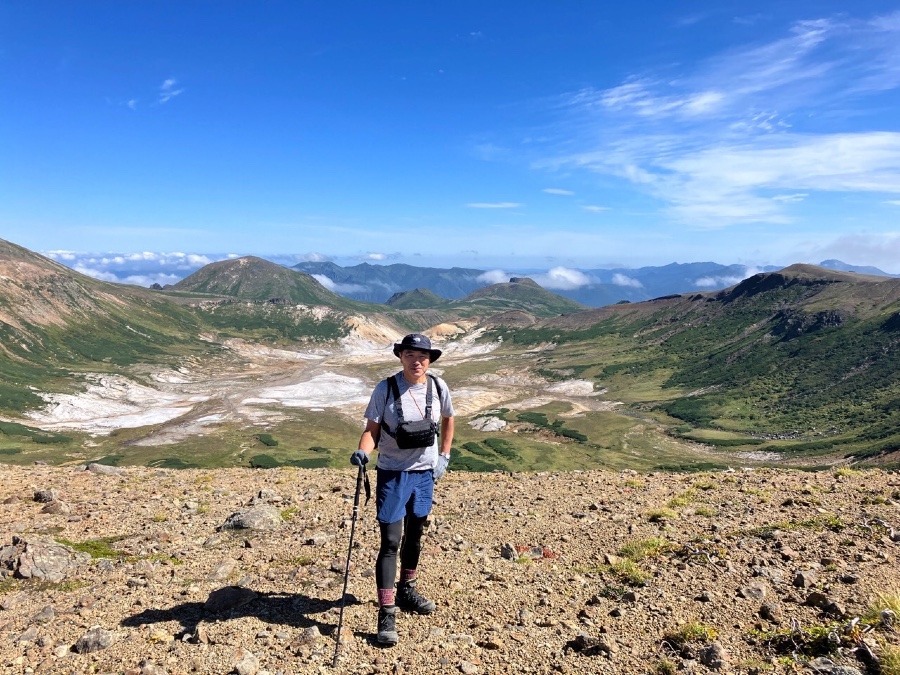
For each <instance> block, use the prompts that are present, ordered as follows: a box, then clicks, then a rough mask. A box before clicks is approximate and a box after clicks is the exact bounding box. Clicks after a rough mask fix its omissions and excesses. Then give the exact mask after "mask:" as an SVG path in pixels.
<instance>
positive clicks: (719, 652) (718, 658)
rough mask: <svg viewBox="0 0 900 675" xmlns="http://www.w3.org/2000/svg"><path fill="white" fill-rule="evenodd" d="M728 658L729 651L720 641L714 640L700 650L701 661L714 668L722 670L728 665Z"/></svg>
mask: <svg viewBox="0 0 900 675" xmlns="http://www.w3.org/2000/svg"><path fill="white" fill-rule="evenodd" d="M728 660H729V659H728V652H727V651H726V650H725V647H723V646H722V644H721V643H719V642H713V643H712V644H710V645H707V646H706V647H704V648H703V649H702V650H701V651H700V662H701V663H702V664H703V665H704V666H706V667H707V668H712V669H713V670H722V669H723V668H725V667H727V666H728Z"/></svg>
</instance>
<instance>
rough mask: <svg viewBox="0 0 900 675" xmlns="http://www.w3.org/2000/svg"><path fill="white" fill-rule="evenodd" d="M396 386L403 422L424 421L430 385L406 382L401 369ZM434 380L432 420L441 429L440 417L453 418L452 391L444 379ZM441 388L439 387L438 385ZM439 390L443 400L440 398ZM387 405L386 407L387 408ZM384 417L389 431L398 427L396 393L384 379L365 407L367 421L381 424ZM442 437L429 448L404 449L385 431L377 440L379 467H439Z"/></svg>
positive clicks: (425, 468) (395, 469) (421, 468)
mask: <svg viewBox="0 0 900 675" xmlns="http://www.w3.org/2000/svg"><path fill="white" fill-rule="evenodd" d="M395 377H396V378H397V387H398V389H399V390H400V403H401V406H402V408H403V419H405V420H406V421H408V422H413V421H416V420H422V419H425V396H426V388H427V386H428V385H427V383H422V384H413V385H411V384H410V383H409V382H407V380H406V378H405V377H403V371H402V370H401V371H400V372H399V373H397V374H396V376H395ZM431 377H434V378H435V379H436V380H437V382H436V383H435V382H432V383H431V397H432V401H431V419H433V420H434V421H435V422H437V423H438V428H440V420H441V417H453V403H452V402H451V401H450V389H449V388H448V387H447V383H446V382H444V381H443V380H442V379H441V378H439V377H436V376H434V375H430V376H429V378H431ZM436 385H439V386H436ZM438 391H440V398H438ZM385 402H386V403H387V407H385ZM382 417H384V421H385V423H387V425H388V428H390V430H391V431H392V432H393V431H394V430H395V429H396V428H397V412H396V406H395V401H394V396H393V394H390V393H389V387H388V383H387V380H382V381H381V382H379V383H378V384H377V385H376V386H375V391H373V392H372V397H371V398H370V399H369V406H368V407H367V408H366V419H367V420H371V421H372V422H379V423H380V422H381V419H382ZM439 443H440V439H439V438H437V437H436V438H435V440H434V445H432V446H431V447H428V448H411V449H409V450H401V449H400V448H398V447H397V441H396V440H394V438H393V437H391V436H390V435H389V434H388V433H387V432H385V430H384V429H382V430H381V435H380V437H379V439H378V468H379V469H387V470H388V471H427V470H430V469H433V468H434V467H436V466H437V459H438V444H439Z"/></svg>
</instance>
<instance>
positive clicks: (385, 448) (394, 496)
mask: <svg viewBox="0 0 900 675" xmlns="http://www.w3.org/2000/svg"><path fill="white" fill-rule="evenodd" d="M440 355H441V350H440V349H432V347H431V340H429V339H428V338H427V337H425V336H424V335H419V334H418V333H412V334H410V335H407V336H406V337H404V338H403V340H401V341H400V342H398V343H395V344H394V356H397V357H399V358H400V364H401V365H402V366H403V370H401V371H400V372H398V373H397V374H396V375H393V376H391V377H389V378H387V379H386V380H382V381H381V382H379V383H378V384H377V385H376V386H375V390H374V391H373V392H372V397H371V399H370V400H369V406H368V407H367V408H366V428H365V430H364V431H363V433H362V436H361V437H360V439H359V449H358V450H357V451H356V452H354V453H353V455H352V456H351V457H350V463H351V464H354V465H356V466H362V465H364V464H366V463H367V462H368V461H369V454H370V453H371V452H372V451H373V450H375V449H376V448H378V463H377V479H376V487H375V502H376V509H377V518H378V525H379V527H380V528H381V547H380V548H379V550H378V558H377V559H376V562H375V584H376V588H377V591H378V629H377V636H376V638H377V640H378V642H379V643H381V644H384V645H395V644H397V641H398V640H399V637H398V635H397V626H396V614H397V609H398V608H400V609H403V610H406V611H410V612H416V613H418V614H431V612H433V611H434V609H435V603H434V602H433V601H431V600H429V599H427V598H425V597H423V596H422V595H420V594H419V592H418V591H417V589H416V582H417V578H416V571H417V567H418V564H419V555H420V553H421V551H422V533H423V532H424V529H425V521H426V519H427V517H428V514H429V513H430V512H431V502H432V495H433V492H434V484H435V482H436V481H437V480H438V479H439V478H440V477H441V476H443V475H444V472H446V470H447V465H448V464H449V462H450V446H451V445H452V443H453V404H452V403H451V401H450V391H449V389H448V388H447V384H446V382H444V381H443V380H442V379H441V378H439V377H436V376H434V375H430V374H429V373H428V368H429V366H430V365H431V364H432V363H434V362H435V361H437V360H438V358H439V357H440ZM437 420H440V423H439V424H438V423H437ZM398 554H399V557H400V581H399V583H397V588H396V591H395V590H394V583H395V581H396V578H397V557H398Z"/></svg>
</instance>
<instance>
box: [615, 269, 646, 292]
mask: <svg viewBox="0 0 900 675" xmlns="http://www.w3.org/2000/svg"><path fill="white" fill-rule="evenodd" d="M612 282H613V284H615V285H616V286H624V287H626V288H643V287H644V284H642V283H641V282H640V280H638V279H634V278H632V277H629V276H627V275H625V274H622V273H621V272H616V273H615V274H613V278H612Z"/></svg>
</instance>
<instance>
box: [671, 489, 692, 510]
mask: <svg viewBox="0 0 900 675" xmlns="http://www.w3.org/2000/svg"><path fill="white" fill-rule="evenodd" d="M694 496H695V493H694V491H693V490H687V491H685V492H683V493H681V494H680V495H675V496H674V497H672V498H671V499H670V500H669V501H668V502H667V503H666V505H667V506H668V507H669V508H673V509H676V508H680V507H682V506H687V505H688V504H690V503H691V502H692V501H694Z"/></svg>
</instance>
